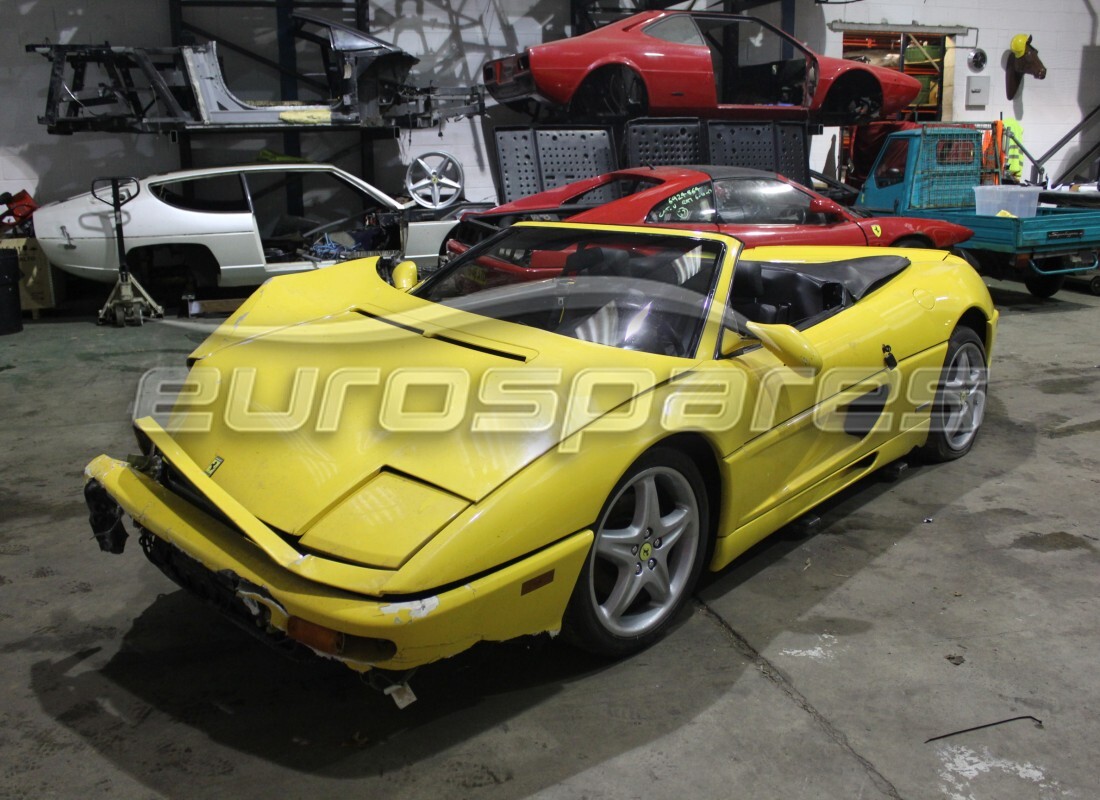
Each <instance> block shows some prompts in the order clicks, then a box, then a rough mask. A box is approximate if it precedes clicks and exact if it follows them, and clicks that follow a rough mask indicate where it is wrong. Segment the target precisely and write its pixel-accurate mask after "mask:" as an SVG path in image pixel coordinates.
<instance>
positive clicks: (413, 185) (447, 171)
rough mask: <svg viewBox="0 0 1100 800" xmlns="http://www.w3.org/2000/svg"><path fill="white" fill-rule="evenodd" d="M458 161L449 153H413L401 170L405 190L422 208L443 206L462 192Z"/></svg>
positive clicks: (462, 176)
mask: <svg viewBox="0 0 1100 800" xmlns="http://www.w3.org/2000/svg"><path fill="white" fill-rule="evenodd" d="M464 181H465V176H464V175H463V172H462V165H461V164H460V163H458V159H457V158H455V157H454V156H452V155H451V154H450V153H441V152H431V153H424V155H421V156H417V157H416V158H414V159H413V162H412V163H411V164H409V168H408V170H407V171H406V172H405V190H406V191H407V192H408V193H409V196H410V197H412V199H413V200H415V201H416V202H417V203H418V204H419V205H422V206H424V207H425V208H446V207H447V206H449V205H451V203H453V202H455V201H456V200H458V198H459V197H461V196H462V187H463V183H464Z"/></svg>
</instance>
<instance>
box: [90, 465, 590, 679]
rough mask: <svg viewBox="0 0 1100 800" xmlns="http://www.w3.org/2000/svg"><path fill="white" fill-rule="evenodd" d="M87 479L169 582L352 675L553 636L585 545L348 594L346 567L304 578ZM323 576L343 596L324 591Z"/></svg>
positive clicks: (316, 564)
mask: <svg viewBox="0 0 1100 800" xmlns="http://www.w3.org/2000/svg"><path fill="white" fill-rule="evenodd" d="M85 476H86V478H87V480H88V481H89V483H90V484H91V482H95V488H96V492H97V493H98V492H99V487H102V490H103V491H105V492H106V494H107V495H109V496H110V498H111V500H113V502H115V503H117V504H118V506H120V507H121V510H122V511H124V512H125V513H126V514H128V515H129V516H131V517H132V518H133V520H134V521H135V522H136V523H137V524H138V526H140V528H141V529H142V531H143V535H145V536H151V537H153V538H152V539H149V540H146V541H144V542H143V547H144V549H145V551H146V554H147V555H149V557H150V559H151V560H153V561H154V563H157V565H158V566H160V567H161V569H163V570H164V571H165V572H166V573H168V574H169V575H170V576H171V577H173V578H174V579H176V580H177V581H178V582H180V583H182V584H184V585H185V586H188V588H192V589H198V590H199V591H200V592H201V593H202V594H205V595H207V596H208V597H209V596H210V595H211V594H212V593H220V594H222V595H223V597H222V600H224V601H227V602H233V603H237V604H239V606H240V608H237V609H236V610H237V611H242V610H243V611H244V612H247V614H248V615H250V616H251V618H252V621H253V622H254V623H255V624H257V625H259V626H260V627H261V628H262V629H264V630H265V631H266V632H267V633H268V634H270V635H271V636H272V637H274V638H275V639H277V640H282V639H283V637H284V636H286V637H289V638H290V639H292V640H296V641H298V642H299V643H302V644H305V645H307V646H309V647H310V648H311V649H313V650H314V651H315V652H317V653H319V654H320V655H323V656H327V657H330V658H335V659H338V660H340V661H342V662H344V663H345V664H347V666H349V667H351V668H352V669H355V670H359V671H366V670H369V669H372V668H381V669H388V670H404V669H410V668H412V667H416V666H419V665H421V664H426V663H428V662H431V661H435V660H438V659H440V658H445V657H447V656H451V655H454V654H456V653H459V652H461V651H463V650H465V649H467V648H469V647H470V646H472V645H473V644H475V643H476V642H478V641H482V640H488V641H504V640H507V639H512V638H515V637H517V636H522V635H525V634H534V633H541V632H544V631H551V632H553V631H556V630H558V629H559V628H560V627H561V620H562V614H563V613H564V610H565V606H566V604H567V602H568V600H569V597H570V594H571V593H572V590H573V586H574V584H575V583H576V580H577V575H578V574H579V572H580V569H581V566H582V565H583V563H584V560H585V557H586V556H587V554H588V551H589V548H590V546H591V543H592V538H593V537H592V531H590V530H584V531H580V532H578V533H575V534H573V535H571V536H568V537H566V538H564V539H561V540H559V541H558V542H556V543H554V544H552V545H550V546H548V547H546V548H544V549H542V550H540V551H538V552H535V553H532V554H531V555H529V556H527V557H525V558H523V559H520V560H519V561H515V562H513V563H511V564H507V565H505V566H502V567H500V568H499V569H497V570H495V571H492V572H490V573H488V574H485V575H481V576H477V577H474V578H472V579H471V580H470V581H469V582H468V583H463V584H461V585H457V586H450V587H444V588H442V589H441V590H438V591H426V592H425V593H423V594H422V595H417V596H414V597H408V596H402V597H391V598H387V597H385V596H384V595H381V594H374V595H372V594H368V593H365V592H364V593H357V592H355V591H351V590H349V589H348V588H347V587H348V584H349V581H348V579H347V578H348V572H347V566H348V565H346V564H342V563H340V562H337V561H327V560H325V559H322V558H318V557H316V556H311V555H304V554H300V560H302V561H304V560H309V562H310V570H309V573H310V574H312V575H314V576H316V577H317V580H311V579H310V578H307V577H303V575H302V574H301V572H302V571H301V570H299V569H294V567H295V566H297V565H293V564H285V565H284V564H281V563H279V562H278V561H277V560H276V559H273V558H272V557H271V555H270V553H269V552H268V549H269V548H261V547H260V546H259V545H258V544H257V543H256V542H255V541H253V540H252V539H251V538H250V537H249V536H248V534H247V532H246V530H242V529H241V528H240V526H239V525H235V524H227V522H225V521H220V520H218V519H215V518H214V517H213V516H211V515H209V514H207V513H205V512H204V511H202V510H200V509H199V508H197V507H196V506H194V505H192V504H191V503H189V502H188V501H187V500H185V499H183V498H182V497H180V496H178V495H177V494H175V493H173V492H172V491H170V490H169V489H167V488H165V487H164V486H162V485H160V484H159V483H158V482H156V481H154V480H153V479H152V478H150V477H149V476H148V475H146V474H145V473H143V472H141V471H139V470H138V469H136V468H135V467H133V466H131V465H130V464H128V463H127V462H123V461H118V460H116V459H113V458H110V457H108V456H105V455H104V456H99V457H98V458H96V459H95V460H94V461H92V462H91V463H90V464H89V465H88V467H87V468H86V469H85ZM100 494H101V493H100ZM250 522H251V523H252V524H250V525H249V526H247V527H248V528H253V527H254V526H263V523H262V522H260V521H259V520H256V519H255V518H254V517H253V518H252V520H251V521H250ZM268 530H269V531H270V529H268ZM271 533H272V535H274V532H271ZM119 549H121V548H119ZM177 551H178V552H177ZM178 553H182V554H183V557H182V558H180V557H179V555H178ZM165 559H167V560H168V561H170V562H171V563H170V565H169V568H168V569H166V568H165V565H164V564H163V563H160V562H161V561H163V560H165ZM329 569H331V571H332V572H333V574H334V575H335V576H336V577H337V580H336V581H335V582H336V583H338V584H342V587H343V588H339V587H336V586H333V585H331V584H327V583H326V582H324V578H325V576H326V571H328V570H329ZM370 572H371V573H373V574H377V572H378V571H374V570H372V571H370ZM181 577H182V578H183V580H181ZM196 581H201V582H202V584H203V585H202V586H195V585H194V583H195V582H196ZM367 583H368V584H377V581H376V580H371V581H368V582H367ZM364 585H367V584H364ZM214 599H215V600H217V599H218V598H214ZM238 616H240V615H238Z"/></svg>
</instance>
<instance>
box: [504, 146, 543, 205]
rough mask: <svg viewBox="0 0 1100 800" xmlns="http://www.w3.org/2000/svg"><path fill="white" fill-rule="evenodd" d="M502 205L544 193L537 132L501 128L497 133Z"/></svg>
mask: <svg viewBox="0 0 1100 800" xmlns="http://www.w3.org/2000/svg"><path fill="white" fill-rule="evenodd" d="M494 134H495V136H496V148H497V167H498V169H499V171H500V183H499V187H500V198H499V199H500V202H502V203H508V202H511V201H512V200H518V199H519V198H521V197H526V196H527V195H529V194H534V193H535V192H538V191H541V190H542V176H541V172H540V170H539V162H538V148H537V147H536V142H535V131H533V130H532V129H530V128H497V129H496V130H495V131H494Z"/></svg>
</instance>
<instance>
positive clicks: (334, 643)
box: [286, 617, 344, 655]
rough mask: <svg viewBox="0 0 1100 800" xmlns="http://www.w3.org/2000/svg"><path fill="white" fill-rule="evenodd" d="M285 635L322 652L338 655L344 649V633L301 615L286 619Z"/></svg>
mask: <svg viewBox="0 0 1100 800" xmlns="http://www.w3.org/2000/svg"><path fill="white" fill-rule="evenodd" d="M286 635H287V636H289V637H290V638H291V639H293V640H294V641H296V642H301V643H302V644H304V645H306V646H307V647H312V648H313V649H314V650H320V651H321V652H322V653H331V654H332V655H339V654H340V653H342V652H343V650H344V634H342V633H340V631H334V630H332V629H331V628H326V627H324V626H323V625H318V624H316V623H314V622H309V621H307V620H304V619H302V618H301V617H291V618H290V619H288V620H287V623H286Z"/></svg>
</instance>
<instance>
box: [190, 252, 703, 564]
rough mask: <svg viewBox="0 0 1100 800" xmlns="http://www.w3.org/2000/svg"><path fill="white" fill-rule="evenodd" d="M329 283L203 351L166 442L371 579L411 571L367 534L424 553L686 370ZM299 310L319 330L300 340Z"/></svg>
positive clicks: (281, 294) (274, 303)
mask: <svg viewBox="0 0 1100 800" xmlns="http://www.w3.org/2000/svg"><path fill="white" fill-rule="evenodd" d="M353 263H354V262H353ZM324 272H325V273H332V275H331V276H326V280H323V281H322V280H317V279H318V278H320V274H319V273H315V274H311V275H310V276H309V277H311V278H313V279H314V280H313V283H312V284H306V283H300V284H299V289H301V288H302V287H308V288H309V289H313V288H320V289H324V288H325V287H327V288H328V289H329V290H330V291H329V292H327V293H326V292H325V291H321V292H320V293H318V294H316V295H315V294H314V293H312V292H310V293H308V294H304V293H303V291H301V290H299V291H292V292H290V293H289V294H288V291H289V290H292V289H293V288H294V284H295V282H294V281H293V280H290V279H279V280H277V281H273V282H270V283H269V284H267V285H266V286H265V287H264V288H263V289H262V290H261V292H262V293H263V294H264V295H265V296H262V297H260V298H259V299H256V298H253V300H250V301H249V303H248V304H247V306H246V307H243V308H242V310H241V311H240V312H238V314H237V315H235V316H234V317H233V318H230V320H228V321H227V322H226V324H225V325H223V326H222V328H220V329H219V332H218V333H217V334H215V335H214V336H213V337H211V339H210V340H208V342H206V343H204V345H202V346H200V348H199V349H198V350H196V352H195V354H194V356H193V357H194V358H195V360H196V364H195V366H194V368H193V369H192V373H191V380H192V382H193V383H194V384H195V385H194V386H193V387H191V389H190V390H189V394H188V395H187V397H188V398H189V401H188V402H185V403H183V404H181V405H179V406H177V412H176V413H175V414H174V415H173V418H172V420H171V422H170V423H169V425H168V430H169V432H170V433H171V436H172V438H173V439H174V440H175V442H176V443H177V444H178V445H179V446H180V447H181V448H182V450H183V451H184V452H185V453H186V454H187V456H188V457H189V458H190V459H191V460H192V461H193V462H194V463H195V464H197V465H198V466H199V467H200V468H202V469H204V470H206V471H207V474H209V475H210V476H211V477H212V479H213V480H214V481H215V482H216V483H217V484H218V485H219V486H220V487H221V488H223V489H225V490H226V491H227V492H228V493H229V494H230V495H232V496H233V497H234V498H235V499H236V500H237V501H239V502H240V503H241V504H242V505H243V506H244V507H245V508H246V509H248V511H250V512H251V513H252V514H254V515H255V516H256V517H258V518H259V519H261V520H263V521H264V522H266V523H267V524H268V525H271V526H273V527H274V528H277V529H279V530H281V531H283V532H285V533H289V534H292V535H302V534H307V533H309V532H310V531H311V530H314V529H317V530H320V528H318V525H320V527H321V528H324V531H325V532H324V536H323V537H321V535H320V534H316V536H315V538H318V539H321V538H323V546H322V547H319V549H324V550H327V551H329V552H334V553H336V551H342V550H343V545H341V544H340V543H339V541H338V540H340V539H341V537H342V536H345V534H341V532H340V530H341V526H343V527H347V528H349V530H348V532H347V534H346V537H347V539H348V541H349V542H350V541H354V542H356V544H355V545H354V546H353V549H354V550H355V553H356V555H355V556H354V560H359V561H361V562H366V563H380V562H385V561H387V560H388V561H391V562H396V563H399V562H400V561H401V560H402V559H403V556H402V554H401V553H397V552H390V553H388V554H387V555H386V556H385V557H381V556H377V553H374V551H373V550H371V548H370V547H368V546H366V545H364V543H363V536H364V534H365V532H367V531H368V529H369V533H370V535H372V536H373V535H378V536H388V535H390V534H389V531H391V530H396V529H400V528H401V526H403V525H408V524H410V522H411V520H412V519H414V518H416V519H419V521H418V522H416V525H418V526H419V528H420V529H421V530H420V531H419V533H418V534H417V535H416V536H414V537H413V538H414V539H415V541H414V542H410V546H416V545H417V544H419V543H421V542H422V541H423V540H424V537H425V536H427V535H428V529H431V532H433V533H434V532H435V531H436V530H438V528H440V527H442V525H443V524H444V523H445V522H446V521H448V520H449V519H451V518H453V517H454V516H455V515H457V514H458V513H459V512H460V511H461V510H462V509H463V508H465V507H466V506H467V505H469V504H470V503H471V502H477V501H479V500H481V499H482V498H484V497H485V496H486V495H487V494H488V493H490V492H491V491H493V490H494V489H495V488H496V487H498V486H500V485H501V484H502V483H503V482H505V481H506V480H507V479H508V478H509V477H511V476H512V475H514V474H515V473H516V472H518V471H519V470H521V469H522V468H523V467H524V466H526V465H527V464H529V463H530V462H531V461H533V460H534V459H536V458H538V457H539V456H540V455H541V454H542V453H544V452H546V451H547V450H549V449H550V448H553V447H555V446H557V445H558V444H559V442H561V441H562V440H563V439H565V438H566V437H567V436H568V435H569V434H571V433H573V432H575V431H576V430H578V429H581V428H584V427H585V426H586V425H589V424H590V423H591V422H593V421H594V420H595V419H597V418H599V417H600V416H602V415H604V414H606V413H608V412H611V411H612V410H614V409H616V408H618V409H619V411H618V412H616V413H617V414H622V413H624V411H626V410H627V409H628V408H629V401H630V400H631V399H632V398H633V397H635V396H637V395H639V394H641V393H644V392H647V391H649V390H650V389H651V388H652V387H654V386H656V385H658V384H659V383H662V382H664V381H666V380H668V379H669V377H670V376H671V375H672V373H673V371H674V370H682V369H684V368H685V366H689V365H690V362H688V361H685V360H684V359H672V358H667V357H662V356H654V355H649V354H645V353H638V352H630V351H625V350H620V349H616V348H612V347H605V346H601V345H594V344H588V343H584V342H579V341H576V340H573V339H569V338H566V337H563V336H558V335H555V334H551V333H547V332H544V331H539V330H535V329H531V328H526V327H523V326H519V325H514V324H511V323H505V322H499V321H496V320H491V319H487V318H484V317H480V316H476V315H473V314H469V313H466V312H462V311H455V310H453V309H446V308H443V307H441V306H439V305H436V304H432V303H427V302H425V301H423V300H420V299H418V298H415V297H411V296H408V295H405V294H403V293H401V292H398V291H397V290H395V289H393V288H392V287H389V286H388V285H386V284H384V283H382V282H381V281H377V280H374V281H371V280H364V281H359V283H360V285H359V286H358V287H355V286H352V287H351V288H353V289H356V288H358V289H359V290H361V291H355V292H352V293H351V294H352V295H353V296H354V295H355V294H358V295H359V297H357V298H356V299H357V302H355V303H353V304H350V305H349V303H348V301H347V299H346V298H347V297H348V295H349V292H348V291H347V289H348V288H349V286H348V281H347V279H346V278H345V280H344V282H342V283H340V282H338V281H337V282H336V284H335V285H338V286H339V287H340V290H339V291H336V290H335V286H334V282H333V280H330V279H329V278H331V279H336V278H337V273H339V272H344V273H345V275H347V274H348V271H347V270H346V269H341V268H340V267H334V268H330V269H327V270H325V271H324ZM293 277H297V276H291V278H293ZM356 277H357V278H358V277H359V276H356ZM326 294H331V295H332V297H334V298H336V299H332V297H326V296H325V295H326ZM288 303H289V304H291V305H293V306H294V307H295V308H296V312H297V318H298V319H302V318H303V317H305V318H306V319H310V317H312V319H310V321H308V322H292V320H293V319H294V316H295V315H294V314H293V313H291V312H289V311H288V308H287V304H288ZM340 305H342V306H343V308H342V310H337V309H336V308H335V306H340ZM322 311H323V312H328V313H324V314H323V315H321V316H315V314H317V312H322ZM574 387H581V389H582V391H581V393H580V394H577V392H576V391H575V388H574ZM624 403H625V404H627V406H626V407H625V408H624V407H623V404H624ZM563 501H564V499H563ZM334 512H335V513H334ZM417 515H420V517H417ZM364 517H366V518H368V519H367V522H369V525H366V527H364V525H365V524H366V523H364V522H363V519H364ZM326 518H327V519H328V522H325V519H326ZM337 520H338V521H339V524H337V522H336V521H337ZM352 528H353V529H355V530H350V529H352ZM364 548H365V549H364ZM391 549H392V548H391ZM372 553H373V554H374V555H372Z"/></svg>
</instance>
